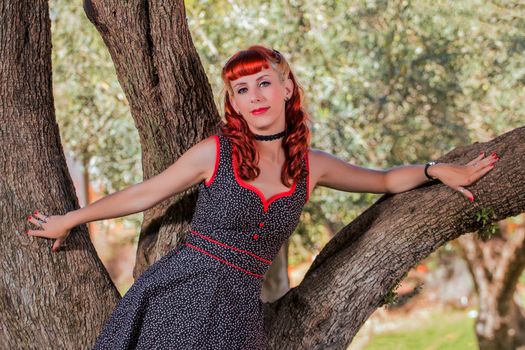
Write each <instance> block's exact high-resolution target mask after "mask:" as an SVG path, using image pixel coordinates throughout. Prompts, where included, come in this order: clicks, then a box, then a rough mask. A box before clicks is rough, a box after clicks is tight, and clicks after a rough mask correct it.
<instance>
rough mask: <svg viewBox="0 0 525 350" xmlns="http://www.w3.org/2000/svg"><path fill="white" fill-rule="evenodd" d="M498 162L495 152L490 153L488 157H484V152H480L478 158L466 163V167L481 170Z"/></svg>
mask: <svg viewBox="0 0 525 350" xmlns="http://www.w3.org/2000/svg"><path fill="white" fill-rule="evenodd" d="M498 160H499V156H498V155H497V154H496V152H492V153H491V155H490V156H488V157H485V152H481V153H480V154H479V156H477V157H476V158H474V159H472V160H471V161H470V162H468V163H467V164H466V165H470V166H474V167H477V168H478V169H479V168H483V167H485V166H487V165H490V164H492V163H494V162H496V161H498Z"/></svg>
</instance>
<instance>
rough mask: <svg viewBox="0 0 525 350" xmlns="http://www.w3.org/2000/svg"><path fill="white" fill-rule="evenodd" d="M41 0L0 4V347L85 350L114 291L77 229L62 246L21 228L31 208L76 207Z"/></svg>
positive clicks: (83, 234)
mask: <svg viewBox="0 0 525 350" xmlns="http://www.w3.org/2000/svg"><path fill="white" fill-rule="evenodd" d="M50 25H51V23H50V19H49V10H48V5H47V1H43V0H40V1H34V0H32V1H28V0H26V1H4V2H2V5H0V120H1V123H0V149H1V152H0V164H1V166H0V198H1V205H0V217H1V221H2V223H1V228H0V237H1V245H0V246H1V248H0V254H1V259H0V261H1V264H2V269H1V271H2V275H1V276H2V278H1V279H0V294H1V295H0V310H1V311H0V315H1V316H0V317H1V318H0V322H1V324H2V327H1V333H0V348H1V349H21V348H23V349H48V348H50V347H52V348H55V349H85V348H88V347H89V346H90V345H91V344H92V342H93V341H94V339H95V337H96V336H97V334H98V332H99V331H100V329H101V327H102V324H103V321H104V320H105V319H106V318H107V316H109V313H110V312H111V308H109V307H108V306H110V305H115V303H116V302H117V301H118V299H119V298H120V294H119V293H118V290H117V289H116V288H115V287H114V286H113V285H112V283H111V279H110V278H109V275H108V274H107V272H106V270H105V269H104V266H103V265H102V263H101V262H100V260H99V259H98V257H97V254H96V252H95V250H94V248H93V245H92V244H91V243H90V240H89V237H88V234H87V229H86V226H85V225H82V226H80V227H76V228H75V229H74V230H73V231H72V232H71V235H70V237H69V238H68V240H67V241H66V244H65V246H64V249H63V250H62V251H61V252H59V253H58V254H57V253H51V246H52V245H53V243H54V240H43V239H41V238H37V237H31V236H28V235H26V234H25V230H26V229H27V228H31V229H35V228H36V226H35V225H33V224H31V223H29V222H28V221H27V217H28V215H29V214H31V213H32V212H33V211H35V210H41V211H44V212H45V213H48V214H50V215H56V214H65V213H66V212H68V211H71V210H74V209H77V208H78V207H79V205H78V201H77V197H76V194H75V188H74V186H73V182H72V179H71V177H70V175H69V173H68V172H67V165H66V159H65V156H64V152H63V149H62V145H61V142H60V134H59V130H58V127H57V124H56V121H55V114H54V106H53V96H52V88H51V86H52V85H51V32H50Z"/></svg>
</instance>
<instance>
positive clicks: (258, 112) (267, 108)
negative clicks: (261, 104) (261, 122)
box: [252, 107, 270, 115]
mask: <svg viewBox="0 0 525 350" xmlns="http://www.w3.org/2000/svg"><path fill="white" fill-rule="evenodd" d="M269 109H270V107H266V108H259V109H255V110H253V111H252V114H255V115H257V114H263V113H264V112H266V111H267V110H269Z"/></svg>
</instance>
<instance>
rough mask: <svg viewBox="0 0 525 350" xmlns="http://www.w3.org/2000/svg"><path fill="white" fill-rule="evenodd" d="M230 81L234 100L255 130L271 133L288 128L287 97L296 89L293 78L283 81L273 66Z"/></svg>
mask: <svg viewBox="0 0 525 350" xmlns="http://www.w3.org/2000/svg"><path fill="white" fill-rule="evenodd" d="M230 84H231V86H232V89H233V97H232V98H230V103H231V104H232V106H233V108H235V110H236V111H237V112H239V111H240V113H241V114H242V116H243V117H244V119H245V120H246V122H247V123H248V126H249V127H250V130H251V131H252V132H253V133H256V134H262V135H270V134H274V133H278V132H281V131H283V130H284V128H285V126H286V120H285V114H284V111H285V108H284V107H285V98H289V97H290V96H291V94H292V91H293V90H292V89H293V82H292V80H291V79H290V78H288V79H287V80H286V81H285V82H281V80H280V79H279V74H278V73H277V72H276V71H275V70H274V69H273V68H271V67H269V68H266V69H263V70H261V71H260V72H259V73H255V74H252V75H247V76H244V77H241V78H239V79H236V80H232V81H230ZM258 110H259V111H258Z"/></svg>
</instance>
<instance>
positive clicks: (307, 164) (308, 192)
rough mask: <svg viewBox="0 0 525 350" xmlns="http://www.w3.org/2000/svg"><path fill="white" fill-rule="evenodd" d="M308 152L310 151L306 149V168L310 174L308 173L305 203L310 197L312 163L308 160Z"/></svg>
mask: <svg viewBox="0 0 525 350" xmlns="http://www.w3.org/2000/svg"><path fill="white" fill-rule="evenodd" d="M308 153H309V151H308V150H306V169H307V170H308V174H307V175H306V202H304V204H306V203H308V199H309V198H310V163H309V162H308Z"/></svg>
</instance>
